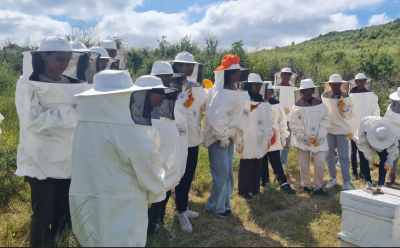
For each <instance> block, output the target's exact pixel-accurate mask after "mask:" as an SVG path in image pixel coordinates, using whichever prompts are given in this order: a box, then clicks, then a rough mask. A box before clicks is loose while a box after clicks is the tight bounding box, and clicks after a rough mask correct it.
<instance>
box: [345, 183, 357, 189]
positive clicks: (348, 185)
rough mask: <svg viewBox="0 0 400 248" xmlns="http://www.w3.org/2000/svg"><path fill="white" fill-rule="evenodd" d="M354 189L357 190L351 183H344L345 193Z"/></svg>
mask: <svg viewBox="0 0 400 248" xmlns="http://www.w3.org/2000/svg"><path fill="white" fill-rule="evenodd" d="M354 189H356V188H355V187H354V185H353V184H352V183H351V182H347V183H344V184H343V186H342V190H343V191H345V190H354Z"/></svg>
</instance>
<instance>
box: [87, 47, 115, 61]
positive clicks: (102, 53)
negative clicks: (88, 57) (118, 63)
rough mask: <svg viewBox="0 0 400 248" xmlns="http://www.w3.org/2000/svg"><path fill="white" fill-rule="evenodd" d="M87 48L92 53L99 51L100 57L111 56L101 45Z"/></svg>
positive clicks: (107, 57) (106, 57)
mask: <svg viewBox="0 0 400 248" xmlns="http://www.w3.org/2000/svg"><path fill="white" fill-rule="evenodd" d="M89 50H90V51H91V52H94V53H99V54H100V58H101V59H110V58H111V57H110V56H109V55H108V52H107V50H106V49H104V48H102V47H97V46H94V47H91V48H90V49H89Z"/></svg>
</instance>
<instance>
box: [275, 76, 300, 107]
mask: <svg viewBox="0 0 400 248" xmlns="http://www.w3.org/2000/svg"><path fill="white" fill-rule="evenodd" d="M282 73H290V74H292V76H291V78H290V80H289V85H290V86H283V85H282V77H281V74H282ZM296 77H297V74H296V73H293V72H292V70H291V69H290V68H283V69H282V70H281V71H280V72H277V73H275V82H274V88H275V89H278V90H279V91H280V93H281V94H282V96H285V97H282V98H281V100H280V102H281V104H282V106H283V108H284V110H285V113H286V115H289V113H290V110H291V109H292V108H293V105H294V100H295V99H294V91H295V90H297V87H296Z"/></svg>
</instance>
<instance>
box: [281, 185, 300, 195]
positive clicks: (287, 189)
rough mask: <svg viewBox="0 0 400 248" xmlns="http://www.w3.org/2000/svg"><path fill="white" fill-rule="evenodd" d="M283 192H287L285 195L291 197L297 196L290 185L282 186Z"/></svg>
mask: <svg viewBox="0 0 400 248" xmlns="http://www.w3.org/2000/svg"><path fill="white" fill-rule="evenodd" d="M281 190H283V191H285V193H286V194H289V195H294V194H296V191H295V190H294V189H292V187H290V184H288V183H287V184H285V185H283V186H281Z"/></svg>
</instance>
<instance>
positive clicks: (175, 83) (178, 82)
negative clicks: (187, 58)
mask: <svg viewBox="0 0 400 248" xmlns="http://www.w3.org/2000/svg"><path fill="white" fill-rule="evenodd" d="M170 85H171V88H174V89H176V90H177V94H179V93H181V92H182V86H183V74H181V73H174V74H173V76H172V80H171V84H170Z"/></svg>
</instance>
